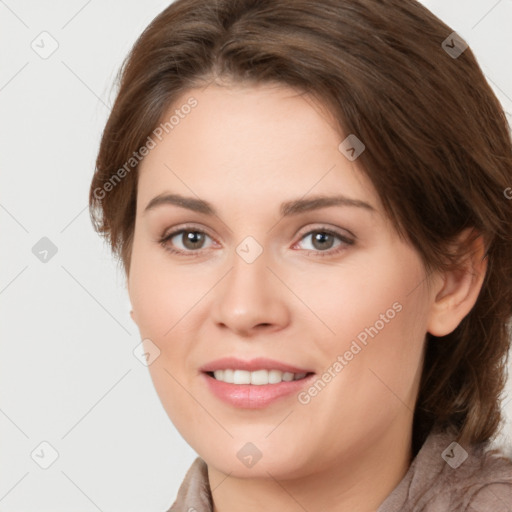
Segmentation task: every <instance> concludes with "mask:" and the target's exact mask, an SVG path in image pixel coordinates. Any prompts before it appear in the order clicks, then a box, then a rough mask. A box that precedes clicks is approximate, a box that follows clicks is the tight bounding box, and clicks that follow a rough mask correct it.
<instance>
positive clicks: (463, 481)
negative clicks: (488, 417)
mask: <svg viewBox="0 0 512 512" xmlns="http://www.w3.org/2000/svg"><path fill="white" fill-rule="evenodd" d="M431 447H432V448H433V450H432V451H431V452H430V453H429V462H430V466H431V467H436V468H437V470H435V471H434V473H435V474H436V477H435V479H434V481H433V482H432V487H431V489H430V490H429V493H428V494H430V499H429V500H428V501H427V502H426V503H425V505H426V507H425V511H430V510H432V511H435V510H437V508H436V507H435V506H432V505H433V504H434V503H436V504H438V505H441V504H442V506H443V507H448V508H447V510H453V511H460V512H487V511H489V510H492V511H493V512H512V459H511V458H510V457H509V456H508V455H506V454H505V453H504V451H503V450H502V449H501V448H498V447H493V446H492V445H491V443H490V442H484V443H479V444H474V445H471V446H469V447H462V446H461V445H459V444H458V443H457V442H456V441H455V440H454V436H453V435H452V434H450V433H449V432H442V433H437V434H436V435H434V438H433V439H432V443H431ZM435 460H436V461H437V463H435V462H434V461H435ZM427 503H429V504H430V505H431V506H430V507H429V506H428V505H427ZM500 507H501V508H500Z"/></svg>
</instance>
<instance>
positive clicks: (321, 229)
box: [158, 226, 355, 258]
mask: <svg viewBox="0 0 512 512" xmlns="http://www.w3.org/2000/svg"><path fill="white" fill-rule="evenodd" d="M187 231H188V232H191V233H201V234H204V235H207V236H209V237H210V238H212V239H213V237H212V236H210V235H209V234H208V232H206V231H204V230H202V229H197V228H195V227H194V226H183V227H181V228H180V229H177V230H175V231H172V232H171V233H169V234H165V233H164V235H162V237H160V239H159V240H158V243H159V244H160V245H161V246H162V247H163V248H164V249H165V250H166V251H169V252H170V253H172V254H177V255H180V256H185V257H189V258H190V257H192V258H193V257H197V256H201V254H202V249H198V250H196V251H192V250H191V251H182V250H177V249H174V248H172V247H170V246H169V244H168V242H169V241H170V240H171V239H172V238H174V237H175V236H176V235H179V234H181V233H184V232H187ZM313 233H324V234H327V235H332V236H334V237H337V238H338V239H339V240H341V242H343V243H342V244H340V245H339V246H338V247H337V248H335V249H329V250H327V251H315V250H311V249H309V250H307V249H306V250H307V251H308V253H314V254H315V256H319V257H325V256H334V255H336V254H338V253H340V252H341V251H343V250H345V249H346V247H345V246H344V244H345V245H348V246H350V245H353V244H354V242H355V241H354V240H352V239H350V238H348V237H346V236H344V235H342V234H341V233H338V232H337V231H334V230H332V229H330V228H328V227H326V226H320V227H319V228H316V229H312V230H310V231H308V232H306V233H304V234H303V235H302V236H301V237H300V240H299V241H301V240H303V239H304V238H306V237H307V236H309V235H311V234H313Z"/></svg>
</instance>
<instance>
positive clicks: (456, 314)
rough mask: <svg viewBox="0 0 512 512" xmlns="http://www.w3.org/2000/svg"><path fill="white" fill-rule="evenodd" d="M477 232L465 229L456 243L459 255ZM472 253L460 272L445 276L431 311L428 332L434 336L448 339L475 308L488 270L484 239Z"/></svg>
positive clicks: (477, 239)
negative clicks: (464, 245) (463, 246)
mask: <svg viewBox="0 0 512 512" xmlns="http://www.w3.org/2000/svg"><path fill="white" fill-rule="evenodd" d="M475 235H477V233H476V232H475V230H474V229H472V228H468V229H465V230H464V231H463V232H462V233H461V234H460V235H459V236H458V237H457V239H456V241H455V244H454V249H455V251H457V252H458V251H459V250H461V247H462V245H463V244H464V243H468V242H469V239H470V237H475ZM469 243H470V249H469V252H468V253H467V254H465V255H464V257H463V258H462V260H461V262H460V265H459V268H458V269H456V270H451V271H446V272H444V273H442V274H441V287H440V289H439V290H437V291H436V292H435V293H436V296H435V300H434V303H433V304H432V308H431V311H430V316H429V321H428V324H427V331H428V332H430V333H431V334H433V335H434V336H446V335H447V334H450V333H451V332H453V331H454V330H455V329H456V327H457V326H458V325H459V324H460V322H461V321H462V320H463V318H464V317H465V316H466V315H467V314H468V313H469V312H470V311H471V308H472V307H473V306H474V305H475V303H476V300H477V298H478V295H479V293H480V290H481V288H482V284H483V281H484V277H485V272H486V270H487V255H486V249H485V244H484V240H483V237H482V236H481V235H477V236H476V237H475V239H474V240H473V241H472V242H469Z"/></svg>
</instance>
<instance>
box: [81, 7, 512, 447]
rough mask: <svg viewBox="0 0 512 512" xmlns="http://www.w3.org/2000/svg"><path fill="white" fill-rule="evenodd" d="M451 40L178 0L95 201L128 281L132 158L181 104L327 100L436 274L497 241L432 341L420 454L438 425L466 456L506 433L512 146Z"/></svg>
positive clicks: (345, 14)
mask: <svg viewBox="0 0 512 512" xmlns="http://www.w3.org/2000/svg"><path fill="white" fill-rule="evenodd" d="M452 32H453V30H452V29H451V28H450V27H449V26H447V25H446V24H444V23H443V22H442V21H441V20H439V19H438V18H437V17H436V16H434V15H433V14H432V13H431V12H430V11H429V10H428V9H426V8H425V7H423V6H422V5H421V4H419V3H417V2H416V1H412V0H381V1H376V0H294V1H289V0H216V1H205V0H177V1H176V2H174V3H173V4H171V5H170V6H169V7H168V8H166V9H165V10H164V11H163V12H162V13H161V14H160V15H158V16H157V17H156V18H155V19H154V20H153V22H152V23H151V24H150V25H149V26H148V27H147V28H146V29H145V31H144V32H143V34H142V35H141V36H140V38H139V39H138V40H137V42H136V44H135V45H134V47H133V49H132V51H131V53H130V54H129V56H128V57H127V60H125V62H124V63H123V66H122V68H121V70H120V89H119V92H118V95H117V98H116V101H115V104H114V107H113V109H112V112H111V114H110V117H109V119H108V122H107V124H106V127H105V130H104V132H103V136H102V139H101V145H100V148H99V154H98V157H97V162H96V172H95V174H94V177H93V180H92V184H91V188H90V196H89V198H90V214H91V218H92V221H93V224H94V226H95V229H96V230H97V231H98V232H99V233H101V234H102V235H103V236H105V237H106V238H107V239H108V240H109V242H110V245H111V248H112V250H113V252H114V253H115V254H116V255H117V256H120V258H121V261H122V264H123V267H124V269H125V271H126V274H128V273H129V268H130V254H131V247H132V237H133V232H134V222H135V211H136V196H137V173H136V170H137V163H138V160H135V161H133V162H131V164H130V165H131V166H132V167H133V171H132V172H130V167H127V166H126V162H127V161H131V160H133V159H131V157H132V155H134V154H135V152H137V150H138V149H139V148H141V147H142V146H144V144H145V142H146V140H147V139H148V136H149V135H150V134H151V132H152V131H153V130H154V129H155V127H156V126H158V123H159V122H160V121H161V119H162V116H163V115H164V114H165V112H166V111H167V109H168V108H169V107H170V105H172V104H173V102H175V101H176V99H177V98H178V96H181V95H182V94H183V93H185V92H186V91H187V90H188V89H190V88H193V87H199V86H202V85H206V84H207V83H209V82H211V81H213V80H218V79H220V78H222V79H224V80H226V79H228V80H232V81H238V82H244V83H255V84H256V83H271V82H274V83H280V84H284V85H288V86H290V87H293V88H296V89H297V90H300V91H303V92H305V93H307V94H311V95H312V97H313V96H314V97H316V98H318V99H319V100H320V101H321V102H322V104H323V105H325V106H327V107H328V108H329V111H330V112H331V113H332V114H333V117H334V119H335V120H336V121H337V123H339V130H340V134H345V135H344V136H346V135H348V134H356V135H357V137H358V138H359V139H361V140H362V141H363V143H364V144H365V146H366V150H365V151H364V152H363V153H362V154H361V156H360V157H359V159H358V161H357V162H358V164H359V166H360V169H361V172H364V173H365V174H366V175H367V176H368V177H369V179H370V180H371V181H372V183H373V185H374V186H375V189H376V190H377V192H378V194H379V197H380V199H381V201H382V203H383V205H384V208H385V211H386V213H387V214H388V215H389V218H390V219H391V220H392V221H393V223H394V225H395V227H396V230H397V232H398V233H399V234H400V236H402V237H403V238H404V239H406V240H408V241H410V242H411V243H412V244H413V246H414V247H415V248H416V249H417V251H418V252H419V254H420V256H421V258H422V260H423V262H424V264H425V268H426V269H427V271H428V272H430V271H432V270H435V269H448V268H451V267H450V265H453V264H456V260H455V258H454V257H453V256H452V255H451V254H450V251H449V248H448V247H449V245H448V242H449V241H450V240H452V239H453V237H455V236H456V235H457V234H458V233H460V232H461V231H462V230H463V229H464V228H466V227H474V228H476V231H477V233H478V234H482V235H483V238H484V240H485V242H486V247H487V257H488V269H487V273H486V276H485V280H484V283H483V286H482V290H481V292H480V295H479V297H478V300H477V302H476V304H475V306H474V307H473V309H472V310H471V312H470V313H469V314H468V315H467V316H466V317H465V318H464V319H463V320H462V322H461V323H460V325H459V326H458V327H457V328H456V329H455V330H454V331H453V332H452V333H451V334H449V335H447V336H445V337H443V339H442V340H441V339H438V338H436V337H435V336H433V335H431V334H430V333H427V338H426V349H425V350H426V351H425V361H424V368H423V373H422V380H421V384H420V391H419V396H418V400H417V404H416V409H415V412H414V424H413V445H414V452H416V451H417V450H418V448H419V447H420V446H421V444H422V443H423V441H424V439H425V438H426V435H427V434H428V433H429V432H430V430H431V428H432V427H433V426H435V425H438V426H440V427H441V428H443V429H448V428H450V429H455V432H456V433H457V435H458V438H457V439H458V441H459V442H460V443H461V444H466V443H477V442H483V441H487V440H488V439H490V438H491V437H493V436H494V435H495V434H497V433H498V431H499V428H500V427H501V422H502V421H503V418H502V415H501V407H500V401H501V398H502V397H501V393H502V392H503V388H504V386H505V382H506V364H507V359H508V349H509V345H510V341H509V340H510V338H509V331H508V327H509V324H508V322H509V320H510V318H511V315H512V236H511V234H512V201H510V200H508V199H507V194H506V193H505V192H504V191H505V190H507V189H508V190H511V189H509V188H508V187H510V186H511V185H512V142H511V136H510V131H509V126H508V123H507V120H506V117H505V114H504V112H503V109H502V107H501V105H500V103H499V101H498V100H497V98H496V96H495V95H494V93H493V92H492V90H491V88H490V87H489V85H488V84H487V82H486V80H485V78H484V75H483V73H482V71H481V69H480V67H479V65H478V63H477V62H476V60H475V57H474V55H473V53H472V51H471V49H470V48H467V49H466V50H465V51H463V52H462V53H461V54H460V55H459V56H453V55H449V54H448V52H447V51H446V50H445V48H443V46H442V43H443V41H445V40H446V39H447V38H448V37H449V36H450V35H451V34H452ZM449 41H450V46H453V45H454V43H453V40H449ZM341 140H342V139H340V141H341ZM121 168H123V169H124V172H120V171H121ZM121 178H122V179H121ZM109 184H110V185H109Z"/></svg>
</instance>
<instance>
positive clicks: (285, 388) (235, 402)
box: [201, 357, 315, 409]
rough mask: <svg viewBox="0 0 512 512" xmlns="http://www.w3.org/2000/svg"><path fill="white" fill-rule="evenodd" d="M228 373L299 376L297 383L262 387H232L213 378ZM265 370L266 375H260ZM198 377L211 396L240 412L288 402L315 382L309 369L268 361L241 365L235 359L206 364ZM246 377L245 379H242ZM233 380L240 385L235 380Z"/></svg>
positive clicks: (252, 361) (284, 382) (254, 385)
mask: <svg viewBox="0 0 512 512" xmlns="http://www.w3.org/2000/svg"><path fill="white" fill-rule="evenodd" d="M226 370H228V371H229V372H230V373H233V372H234V373H240V374H249V373H251V374H252V375H255V374H259V373H267V372H268V374H276V373H277V374H280V373H282V374H283V377H284V375H285V374H288V376H295V377H298V376H300V377H301V378H300V379H297V380H295V379H293V380H291V381H290V380H288V379H287V380H286V381H285V380H282V381H280V382H277V383H275V384H271V383H268V384H265V383H264V382H262V381H259V382H258V383H257V384H256V383H255V384H253V383H248V382H247V379H245V382H246V383H245V384H238V383H237V384H235V383H230V382H223V381H222V380H218V379H216V378H215V376H214V372H215V373H216V374H217V375H224V374H225V371H226ZM261 370H265V371H266V372H261ZM201 372H202V374H201V376H202V379H203V382H204V383H205V384H206V387H207V389H209V391H210V392H211V393H212V395H213V396H215V397H217V398H218V399H220V400H221V401H223V402H224V403H227V404H229V405H230V406H234V407H236V408H240V409H262V408H265V407H267V406H269V405H270V404H272V403H274V402H277V401H280V400H281V399H282V400H285V399H286V398H287V397H288V398H290V397H292V396H293V395H294V394H297V393H299V392H300V391H301V390H302V389H303V388H304V387H305V386H308V385H309V384H310V383H311V382H312V379H314V378H315V374H314V372H312V371H310V370H309V369H308V368H301V367H298V366H294V365H291V364H288V363H283V362H281V361H276V360H274V359H267V358H257V359H251V360H250V361H244V360H242V359H238V358H235V357H225V358H223V359H218V360H216V361H212V362H210V363H208V364H205V365H204V366H202V367H201ZM245 377H246V376H245ZM234 380H237V381H240V380H239V379H237V378H235V379H234Z"/></svg>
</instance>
